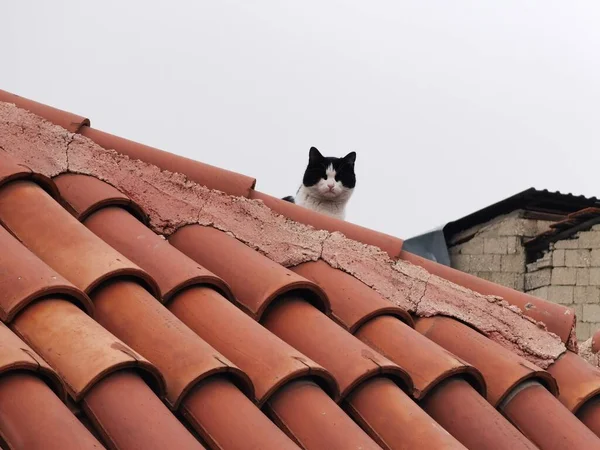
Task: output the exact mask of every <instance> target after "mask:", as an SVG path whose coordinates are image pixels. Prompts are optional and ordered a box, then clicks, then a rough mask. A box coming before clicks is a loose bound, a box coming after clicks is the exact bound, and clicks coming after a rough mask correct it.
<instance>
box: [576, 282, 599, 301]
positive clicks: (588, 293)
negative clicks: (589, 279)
mask: <svg viewBox="0 0 600 450" xmlns="http://www.w3.org/2000/svg"><path fill="white" fill-rule="evenodd" d="M573 301H574V302H575V303H578V304H585V303H600V288H598V287H596V286H575V288H574V289H573Z"/></svg>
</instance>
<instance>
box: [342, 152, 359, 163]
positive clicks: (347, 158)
mask: <svg viewBox="0 0 600 450" xmlns="http://www.w3.org/2000/svg"><path fill="white" fill-rule="evenodd" d="M342 159H343V160H344V161H346V162H347V163H348V164H354V162H355V161H356V152H350V153H348V154H347V155H346V156H344V157H343V158H342Z"/></svg>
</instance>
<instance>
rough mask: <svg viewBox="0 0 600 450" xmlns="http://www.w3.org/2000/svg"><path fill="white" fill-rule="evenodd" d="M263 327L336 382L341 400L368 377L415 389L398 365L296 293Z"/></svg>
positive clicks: (283, 300) (279, 304)
mask: <svg viewBox="0 0 600 450" xmlns="http://www.w3.org/2000/svg"><path fill="white" fill-rule="evenodd" d="M262 323H263V325H264V326H265V327H266V328H267V329H268V330H269V331H270V332H271V333H274V334H275V335H277V336H279V337H280V338H281V339H283V340H284V341H285V342H287V343H288V344H290V345H291V346H292V347H294V348H295V349H297V350H299V351H301V352H302V353H304V354H305V355H307V356H308V357H309V358H311V359H313V360H314V361H316V362H317V363H319V364H321V365H322V366H323V367H325V368H326V369H327V370H329V371H330V372H331V374H332V375H333V376H334V377H335V379H336V380H337V382H338V384H339V386H340V391H341V398H342V399H344V398H345V397H346V396H347V395H348V394H350V392H352V390H353V389H355V388H356V387H357V386H359V385H360V384H361V383H363V382H364V381H366V380H368V379H369V378H372V377H376V376H381V375H386V376H388V377H391V378H394V379H395V380H396V381H397V382H399V384H400V385H403V386H404V387H407V388H408V391H409V392H410V391H411V390H412V381H411V379H410V377H409V376H408V374H407V373H406V372H405V371H404V370H402V369H401V368H400V367H399V366H398V365H396V364H395V363H393V362H392V361H390V360H389V359H387V358H385V357H384V356H381V355H380V354H378V353H377V352H376V351H375V350H373V349H371V348H369V347H367V345H365V344H364V343H363V342H361V341H360V340H358V339H357V338H355V337H354V336H352V335H351V334H350V333H348V332H346V331H345V330H344V329H343V328H342V327H340V326H339V325H337V324H336V323H334V322H333V321H331V320H330V319H329V318H328V317H327V316H326V315H324V314H323V313H322V312H321V311H319V310H318V309H316V308H315V307H314V306H313V305H311V304H310V303H308V302H307V301H305V300H304V299H303V298H302V297H300V296H297V295H295V294H288V295H285V296H284V297H283V298H281V300H280V301H278V302H277V303H276V304H274V305H273V306H272V307H271V308H270V309H269V312H268V313H267V314H266V315H265V317H264V319H263V321H262Z"/></svg>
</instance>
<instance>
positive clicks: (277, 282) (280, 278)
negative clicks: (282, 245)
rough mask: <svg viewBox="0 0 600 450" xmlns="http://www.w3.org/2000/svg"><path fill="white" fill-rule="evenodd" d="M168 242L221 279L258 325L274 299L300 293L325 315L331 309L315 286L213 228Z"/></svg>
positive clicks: (195, 228)
mask: <svg viewBox="0 0 600 450" xmlns="http://www.w3.org/2000/svg"><path fill="white" fill-rule="evenodd" d="M169 242H170V243H171V244H172V245H173V246H174V247H176V248H177V249H179V250H180V251H182V252H183V253H185V254H186V255H188V256H189V257H190V258H192V259H193V260H194V261H196V262H197V263H199V264H201V265H202V266H204V267H206V268H207V269H208V270H210V271H211V272H213V273H215V274H216V275H218V276H219V277H221V278H223V279H224V280H225V281H226V282H227V283H228V284H229V286H231V290H232V291H233V295H234V296H235V298H236V300H237V302H239V305H240V307H241V308H242V309H244V310H245V311H246V312H247V313H248V314H250V315H251V316H252V317H254V318H255V319H256V320H259V321H260V318H261V317H262V315H263V313H264V312H265V310H266V309H267V307H268V306H269V305H270V304H271V303H272V302H273V301H274V300H275V299H277V298H278V297H280V296H282V295H284V294H286V293H288V292H292V291H293V292H302V293H303V294H302V295H303V296H305V298H307V299H309V300H310V301H311V303H313V304H314V305H315V306H316V307H318V308H319V309H320V310H322V311H324V312H325V313H329V311H330V309H331V308H330V306H329V299H328V298H327V296H326V295H325V293H324V292H323V290H322V289H321V288H320V287H319V286H317V285H316V284H315V283H313V282H312V281H309V280H307V279H306V278H304V277H301V276H299V275H297V274H295V273H294V272H292V271H290V270H288V269H286V268H285V267H283V266H280V265H279V264H277V263H276V262H274V261H272V260H270V259H269V258H267V257H266V256H263V255H261V254H260V253H258V252H256V251H254V250H253V249H251V248H250V247H248V246H246V245H245V244H243V243H242V242H240V241H238V240H237V239H235V238H233V237H231V236H229V235H228V234H227V233H224V232H222V231H219V230H216V229H215V228H212V227H204V226H200V225H188V226H185V227H183V228H180V229H179V230H177V231H176V232H175V233H173V234H172V235H171V236H170V237H169Z"/></svg>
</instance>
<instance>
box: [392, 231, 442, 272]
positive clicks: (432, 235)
mask: <svg viewBox="0 0 600 450" xmlns="http://www.w3.org/2000/svg"><path fill="white" fill-rule="evenodd" d="M402 250H406V251H407V252H410V253H414V254H415V255H419V256H421V257H423V258H427V259H429V260H431V261H435V262H437V263H440V264H443V265H445V266H450V254H449V253H448V246H447V244H446V238H445V237H444V228H443V227H441V228H438V229H436V230H433V231H429V232H427V233H424V234H421V235H419V236H415V237H412V238H410V239H407V240H405V241H404V243H403V244H402Z"/></svg>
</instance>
